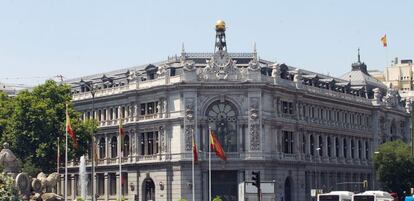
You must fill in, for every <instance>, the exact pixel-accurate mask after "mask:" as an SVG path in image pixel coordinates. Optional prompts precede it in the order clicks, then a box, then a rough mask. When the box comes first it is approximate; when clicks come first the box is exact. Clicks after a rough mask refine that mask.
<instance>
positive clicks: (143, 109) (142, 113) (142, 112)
mask: <svg viewBox="0 0 414 201" xmlns="http://www.w3.org/2000/svg"><path fill="white" fill-rule="evenodd" d="M145 108H146V106H145V103H142V104H141V109H140V110H141V115H145Z"/></svg>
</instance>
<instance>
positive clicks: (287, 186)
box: [283, 177, 292, 201]
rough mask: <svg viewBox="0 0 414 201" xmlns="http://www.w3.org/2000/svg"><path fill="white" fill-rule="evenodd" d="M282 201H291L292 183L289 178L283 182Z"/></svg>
mask: <svg viewBox="0 0 414 201" xmlns="http://www.w3.org/2000/svg"><path fill="white" fill-rule="evenodd" d="M283 201H292V182H291V179H290V177H288V178H286V180H285V199H283Z"/></svg>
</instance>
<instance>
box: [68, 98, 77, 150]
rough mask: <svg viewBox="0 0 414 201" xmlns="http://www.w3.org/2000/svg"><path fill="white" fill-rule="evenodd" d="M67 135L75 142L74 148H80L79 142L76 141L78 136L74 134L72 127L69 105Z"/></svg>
mask: <svg viewBox="0 0 414 201" xmlns="http://www.w3.org/2000/svg"><path fill="white" fill-rule="evenodd" d="M66 133H67V134H69V135H70V137H71V138H72V140H73V144H74V147H75V148H76V149H77V148H78V141H77V140H76V134H75V132H73V129H72V126H71V125H70V117H69V111H68V105H66Z"/></svg>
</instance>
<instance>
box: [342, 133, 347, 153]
mask: <svg viewBox="0 0 414 201" xmlns="http://www.w3.org/2000/svg"><path fill="white" fill-rule="evenodd" d="M342 143H343V145H344V158H346V157H347V155H348V154H347V151H348V145H347V144H346V139H345V138H344V139H343V140H342Z"/></svg>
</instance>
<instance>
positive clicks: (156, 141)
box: [154, 131, 159, 154]
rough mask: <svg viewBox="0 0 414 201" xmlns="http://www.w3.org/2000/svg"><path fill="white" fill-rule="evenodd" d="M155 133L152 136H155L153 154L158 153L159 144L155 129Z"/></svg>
mask: <svg viewBox="0 0 414 201" xmlns="http://www.w3.org/2000/svg"><path fill="white" fill-rule="evenodd" d="M154 133H155V136H154V138H155V145H154V146H155V154H158V153H159V150H158V145H159V139H158V132H157V131H156V132H154Z"/></svg>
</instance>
